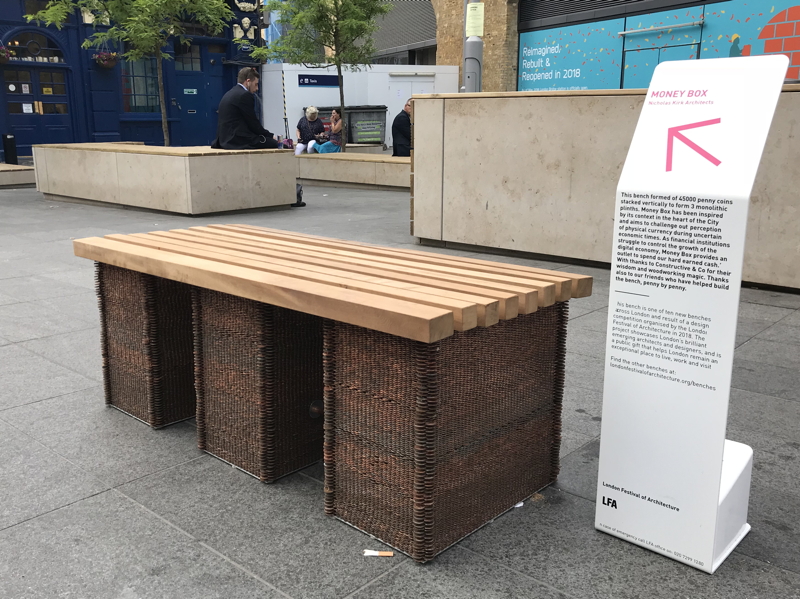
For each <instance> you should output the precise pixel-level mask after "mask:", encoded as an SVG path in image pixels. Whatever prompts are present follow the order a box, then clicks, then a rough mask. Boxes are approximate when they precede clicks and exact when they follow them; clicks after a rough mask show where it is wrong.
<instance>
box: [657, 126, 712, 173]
mask: <svg viewBox="0 0 800 599" xmlns="http://www.w3.org/2000/svg"><path fill="white" fill-rule="evenodd" d="M721 122H722V119H711V120H710V121H700V122H699V123H690V124H688V125H678V126H677V127H670V128H669V129H667V172H669V171H671V170H672V145H673V144H674V143H675V138H678V139H680V140H681V141H682V142H683V143H685V144H686V145H687V146H689V147H690V148H692V149H693V150H694V151H695V152H697V153H698V154H700V155H701V156H702V157H703V158H705V159H706V160H708V161H709V162H710V163H711V164H713V165H714V166H719V165H720V164H721V163H722V161H721V160H717V159H716V158H715V157H714V156H712V155H711V154H709V153H708V152H706V151H705V150H704V149H703V148H701V147H700V146H698V145H697V144H696V143H694V142H693V141H692V140H691V139H689V138H688V137H686V136H685V135H684V134H683V133H681V131H686V130H687V129H697V128H698V127H707V126H708V125H716V124H717V123H721Z"/></svg>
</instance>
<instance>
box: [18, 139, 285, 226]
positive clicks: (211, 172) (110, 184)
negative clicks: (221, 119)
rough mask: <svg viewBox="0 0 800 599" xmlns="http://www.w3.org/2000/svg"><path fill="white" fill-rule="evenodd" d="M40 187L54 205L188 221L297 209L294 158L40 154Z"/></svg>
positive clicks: (276, 153) (204, 150) (173, 152)
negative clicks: (137, 211)
mask: <svg viewBox="0 0 800 599" xmlns="http://www.w3.org/2000/svg"><path fill="white" fill-rule="evenodd" d="M33 158H34V164H35V168H36V184H37V188H38V189H39V191H41V192H42V193H43V194H44V195H45V198H47V199H50V200H56V201H57V200H79V201H90V202H102V203H110V204H119V205H124V206H133V207H137V208H147V209H151V210H160V211H166V212H177V213H180V214H208V213H213V212H228V211H232V210H252V209H263V208H270V207H272V208H276V207H288V206H289V204H291V203H293V202H295V201H296V193H295V171H296V164H295V158H294V154H293V153H292V151H291V150H217V149H213V148H209V147H207V146H200V147H169V148H165V147H161V146H145V145H140V144H129V143H81V144H50V145H37V146H34V147H33Z"/></svg>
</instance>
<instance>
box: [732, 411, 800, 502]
mask: <svg viewBox="0 0 800 599" xmlns="http://www.w3.org/2000/svg"><path fill="white" fill-rule="evenodd" d="M726 437H727V438H728V439H730V440H731V441H739V442H740V443H744V444H745V445H749V446H750V447H752V448H753V483H752V484H753V485H767V486H769V487H772V488H775V489H779V490H781V491H785V492H786V493H794V494H795V495H797V496H798V497H800V442H798V441H793V440H790V439H785V438H781V437H777V436H775V435H773V434H770V433H767V434H764V433H759V432H756V431H754V430H751V429H750V430H748V429H741V428H737V427H734V426H729V427H728V433H727V435H726ZM798 515H799V516H800V514H798Z"/></svg>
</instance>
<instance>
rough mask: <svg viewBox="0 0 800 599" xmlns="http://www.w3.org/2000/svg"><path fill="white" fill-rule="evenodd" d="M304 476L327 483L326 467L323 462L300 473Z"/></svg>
mask: <svg viewBox="0 0 800 599" xmlns="http://www.w3.org/2000/svg"><path fill="white" fill-rule="evenodd" d="M300 472H301V473H302V474H304V475H306V476H308V477H311V478H313V479H314V480H316V481H317V482H320V483H322V482H325V465H324V464H323V462H322V460H320V461H319V462H316V463H315V464H312V465H311V466H309V467H308V468H303V469H302V470H301V471H300Z"/></svg>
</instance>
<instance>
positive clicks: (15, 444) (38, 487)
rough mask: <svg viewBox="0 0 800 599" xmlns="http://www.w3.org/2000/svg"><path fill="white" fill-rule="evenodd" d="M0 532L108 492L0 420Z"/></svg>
mask: <svg viewBox="0 0 800 599" xmlns="http://www.w3.org/2000/svg"><path fill="white" fill-rule="evenodd" d="M0 489H2V492H1V494H2V501H0V530H2V529H4V528H8V527H9V526H13V525H14V524H19V523H20V522H24V521H25V520H29V519H30V518H34V517H36V516H39V515H41V514H45V513H47V512H50V511H52V510H55V509H58V508H60V507H63V506H65V505H69V504H70V503H74V502H76V501H79V500H81V499H84V498H86V497H89V496H91V495H95V494H97V493H100V492H102V491H105V490H106V489H108V485H105V484H103V483H102V482H100V481H99V480H97V479H96V478H94V477H93V476H91V475H89V474H87V473H86V472H84V471H83V470H81V469H80V468H78V467H77V466H75V465H74V464H71V463H70V462H69V461H67V460H66V459H64V458H63V457H61V456H59V455H58V454H57V453H55V452H53V451H52V450H50V449H48V448H46V447H44V446H43V445H42V444H41V443H39V442H38V441H36V440H34V439H33V438H31V437H29V436H28V435H26V434H24V433H22V432H21V431H18V430H17V429H15V428H14V427H12V426H11V425H10V424H7V423H6V422H4V421H2V420H0Z"/></svg>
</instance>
